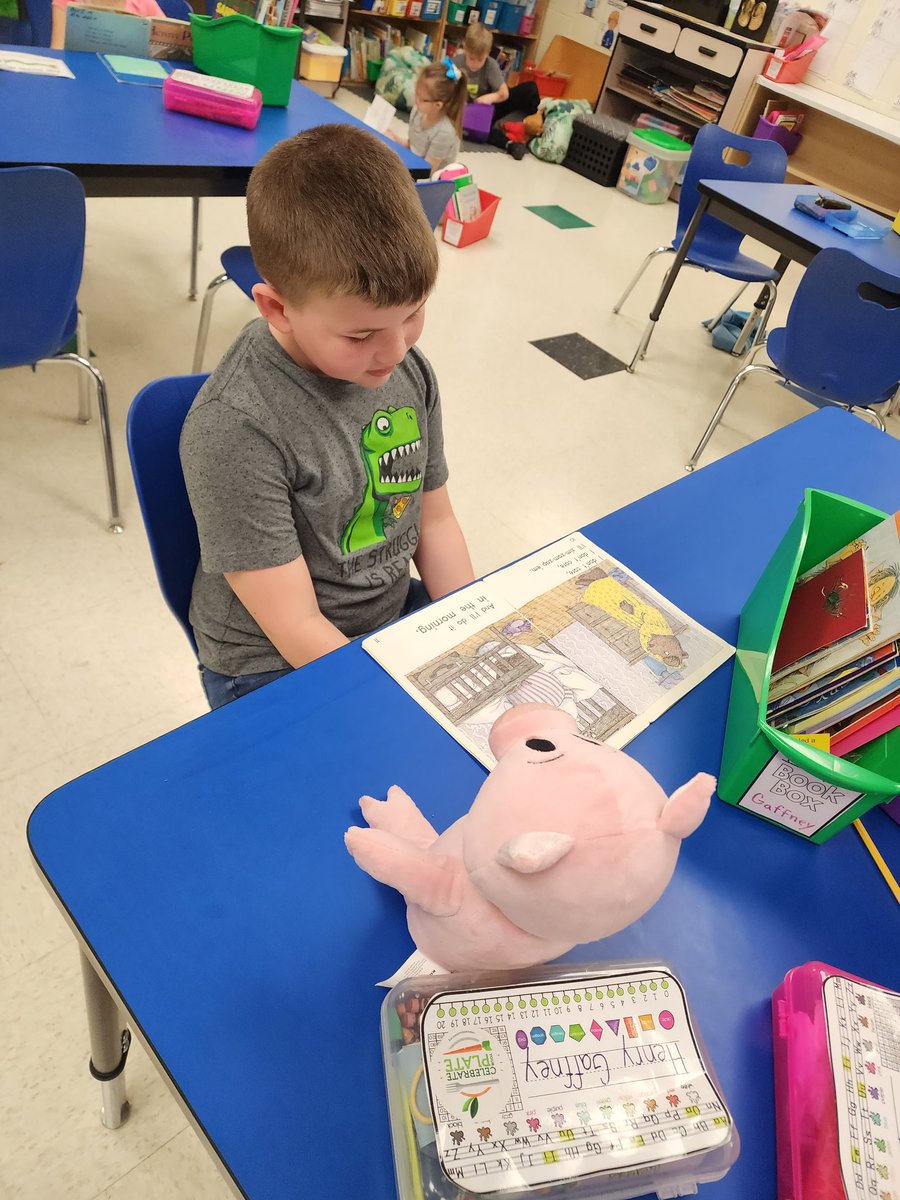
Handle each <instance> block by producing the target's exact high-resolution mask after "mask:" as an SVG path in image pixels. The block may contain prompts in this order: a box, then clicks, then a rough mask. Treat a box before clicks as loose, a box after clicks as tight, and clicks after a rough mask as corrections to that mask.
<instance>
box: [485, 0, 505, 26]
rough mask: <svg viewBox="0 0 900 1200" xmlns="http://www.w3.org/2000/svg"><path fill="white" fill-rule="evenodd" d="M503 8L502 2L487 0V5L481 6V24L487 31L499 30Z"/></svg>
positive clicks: (499, 0)
mask: <svg viewBox="0 0 900 1200" xmlns="http://www.w3.org/2000/svg"><path fill="white" fill-rule="evenodd" d="M502 7H503V4H502V0H486V3H483V4H482V5H481V23H482V25H483V26H484V27H485V29H496V28H497V21H498V20H499V18H500V9H501V8H502Z"/></svg>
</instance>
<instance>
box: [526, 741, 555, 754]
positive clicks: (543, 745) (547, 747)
mask: <svg viewBox="0 0 900 1200" xmlns="http://www.w3.org/2000/svg"><path fill="white" fill-rule="evenodd" d="M525 745H526V746H527V747H528V749H529V750H540V752H541V753H542V754H550V753H551V752H552V751H553V750H555V749H556V747H555V746H554V745H553V743H552V742H548V741H547V739H546V738H529V739H528V741H527V742H526V743H525Z"/></svg>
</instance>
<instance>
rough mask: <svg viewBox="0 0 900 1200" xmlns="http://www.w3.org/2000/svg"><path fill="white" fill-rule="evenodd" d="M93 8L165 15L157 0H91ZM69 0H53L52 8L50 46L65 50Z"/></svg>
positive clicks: (140, 14)
mask: <svg viewBox="0 0 900 1200" xmlns="http://www.w3.org/2000/svg"><path fill="white" fill-rule="evenodd" d="M90 3H91V8H109V9H115V11H116V12H126V13H131V14H132V15H133V16H136V17H164V16H165V13H164V12H163V10H162V9H161V8H160V7H159V5H158V4H157V3H156V0H90ZM67 7H68V0H53V7H52V9H51V21H52V24H51V26H50V47H51V49H53V50H63V49H64V48H65V45H66V9H67Z"/></svg>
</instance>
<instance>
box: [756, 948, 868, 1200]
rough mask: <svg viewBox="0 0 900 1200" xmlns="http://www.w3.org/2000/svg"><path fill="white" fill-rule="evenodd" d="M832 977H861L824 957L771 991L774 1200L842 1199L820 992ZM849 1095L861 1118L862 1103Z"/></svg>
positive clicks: (790, 974)
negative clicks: (834, 965) (776, 1178)
mask: <svg viewBox="0 0 900 1200" xmlns="http://www.w3.org/2000/svg"><path fill="white" fill-rule="evenodd" d="M832 976H838V977H839V978H840V979H845V980H849V981H851V982H852V983H855V984H866V983H867V980H865V979H860V978H859V977H858V976H856V975H850V974H849V973H848V972H846V971H839V970H837V968H835V967H829V966H826V965H825V963H821V962H809V963H805V964H804V965H803V966H802V967H794V968H793V970H791V971H788V973H787V975H786V976H785V978H784V983H782V984H781V986H780V987H778V988H776V990H775V992H774V994H773V996H772V1027H773V1028H772V1033H773V1038H772V1042H773V1047H774V1053H775V1133H776V1140H777V1152H778V1200H846V1193H845V1191H844V1185H843V1183H842V1181H841V1165H840V1158H839V1150H838V1113H837V1105H836V1102H835V1088H834V1074H833V1071H832V1066H831V1058H830V1053H829V1048H828V1031H827V1026H826V1016H825V999H824V995H823V988H824V986H825V982H826V980H827V979H829V978H830V977H832ZM869 986H872V985H869ZM852 1024H854V1025H856V1024H857V1023H856V1022H855V1021H853V1022H852ZM857 1027H858V1026H857ZM854 1032H855V1030H850V1033H851V1034H852V1033H854ZM872 1065H873V1066H874V1064H872ZM867 1078H868V1077H867ZM870 1082H876V1080H875V1079H874V1078H872V1079H871V1080H870ZM851 1100H852V1101H853V1102H854V1103H856V1104H857V1109H858V1112H859V1114H860V1120H862V1119H863V1113H864V1111H867V1108H866V1101H865V1100H863V1101H860V1100H859V1098H858V1097H855V1096H851ZM844 1102H845V1103H849V1101H844Z"/></svg>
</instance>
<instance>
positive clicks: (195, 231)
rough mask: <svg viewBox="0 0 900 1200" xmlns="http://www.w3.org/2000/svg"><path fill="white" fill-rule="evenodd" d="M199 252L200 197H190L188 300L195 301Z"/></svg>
mask: <svg viewBox="0 0 900 1200" xmlns="http://www.w3.org/2000/svg"><path fill="white" fill-rule="evenodd" d="M199 250H200V197H199V196H192V197H191V283H190V287H189V288H188V300H196V299H197V255H198V252H199Z"/></svg>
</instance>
